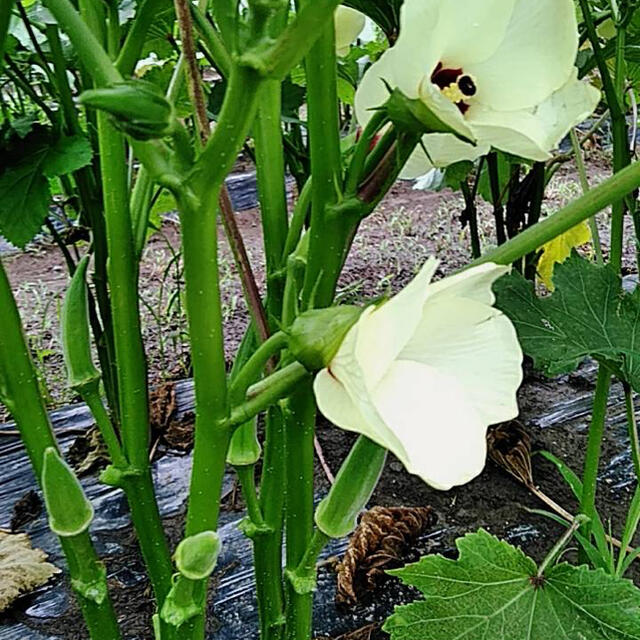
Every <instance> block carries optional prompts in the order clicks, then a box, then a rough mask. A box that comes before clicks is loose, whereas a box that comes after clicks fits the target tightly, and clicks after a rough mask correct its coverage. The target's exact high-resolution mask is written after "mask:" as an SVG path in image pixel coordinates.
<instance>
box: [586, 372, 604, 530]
mask: <svg viewBox="0 0 640 640" xmlns="http://www.w3.org/2000/svg"><path fill="white" fill-rule="evenodd" d="M610 388H611V372H610V371H609V370H608V369H606V368H605V367H603V366H602V365H600V368H599V369H598V378H597V381H596V391H595V396H594V399H593V410H592V413H591V424H590V425H589V437H588V440H587V453H586V457H585V461H584V471H583V473H582V485H583V488H582V496H581V498H580V512H581V513H584V514H585V515H586V516H588V517H589V518H590V519H591V520H593V519H594V516H595V508H596V506H595V502H596V491H597V485H598V466H599V463H600V449H601V446H602V436H603V434H604V427H605V419H606V416H607V402H608V400H609V389H610ZM587 526H588V525H587Z"/></svg>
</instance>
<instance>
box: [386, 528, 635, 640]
mask: <svg viewBox="0 0 640 640" xmlns="http://www.w3.org/2000/svg"><path fill="white" fill-rule="evenodd" d="M583 521H584V518H583V517H580V516H579V517H578V518H577V519H576V520H575V521H574V522H573V523H572V524H571V526H570V527H569V529H568V530H567V532H566V534H565V535H564V536H563V537H562V538H561V539H560V541H559V542H558V543H557V544H556V546H555V547H554V548H553V549H552V550H551V551H550V552H549V554H548V555H547V557H546V558H545V559H544V560H543V561H542V563H541V564H540V565H539V566H537V565H536V563H535V562H534V561H533V560H532V559H531V558H529V557H527V556H526V555H525V554H524V553H522V551H520V550H519V549H517V548H516V547H513V546H511V545H510V544H507V543H506V542H503V541H501V540H498V539H497V538H495V537H494V536H492V535H490V534H489V533H487V532H486V531H483V530H480V531H478V532H477V533H472V534H467V535H466V536H465V537H464V538H460V539H458V540H457V542H456V546H457V548H458V552H459V554H460V555H459V557H458V559H457V560H450V559H448V558H444V557H442V556H439V555H435V556H426V557H424V558H422V559H421V560H420V561H419V562H418V563H416V564H412V565H408V566H406V567H404V568H402V569H397V570H394V571H391V572H390V573H391V574H392V575H394V576H397V577H398V578H400V579H401V580H402V582H404V583H405V584H407V585H411V586H413V587H416V588H417V589H418V590H419V591H420V592H422V594H423V595H424V600H419V601H417V602H414V603H412V604H409V605H405V606H401V607H397V608H396V611H395V613H394V614H393V615H392V616H391V617H390V618H389V619H388V620H387V621H386V623H385V625H384V630H385V631H386V632H387V633H388V634H389V635H390V636H391V640H418V639H420V640H449V639H450V638H453V637H456V638H486V639H487V640H545V639H546V638H581V639H583V640H601V639H602V638H608V639H609V640H624V639H625V638H640V625H638V615H640V591H639V590H638V589H637V588H635V587H634V586H633V584H632V583H631V582H630V581H628V580H624V579H621V578H619V577H616V576H611V575H608V574H606V573H605V572H604V571H603V570H601V569H596V570H593V569H589V568H588V567H587V566H578V567H576V566H573V565H571V564H568V563H567V562H559V561H558V559H559V557H560V555H561V553H562V551H563V550H564V547H565V546H566V544H567V543H568V542H569V541H570V539H571V537H572V535H573V534H574V532H575V531H576V530H577V529H578V527H579V526H580V524H581V523H583Z"/></svg>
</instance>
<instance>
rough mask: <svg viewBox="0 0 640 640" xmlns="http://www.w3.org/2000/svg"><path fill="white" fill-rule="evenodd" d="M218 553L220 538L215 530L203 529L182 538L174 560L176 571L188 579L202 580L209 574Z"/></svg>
mask: <svg viewBox="0 0 640 640" xmlns="http://www.w3.org/2000/svg"><path fill="white" fill-rule="evenodd" d="M219 553H220V538H219V537H218V534H217V533H216V532H215V531H203V532H202V533H198V534H196V535H194V536H189V537H188V538H184V539H183V540H182V542H180V544H179V545H178V548H177V549H176V552H175V554H174V560H175V563H176V567H177V568H178V571H179V572H180V573H181V574H182V575H183V576H184V577H185V578H189V579H190V580H203V579H204V578H207V577H208V576H209V575H211V572H212V571H213V569H214V568H215V566H216V561H217V560H218V554H219Z"/></svg>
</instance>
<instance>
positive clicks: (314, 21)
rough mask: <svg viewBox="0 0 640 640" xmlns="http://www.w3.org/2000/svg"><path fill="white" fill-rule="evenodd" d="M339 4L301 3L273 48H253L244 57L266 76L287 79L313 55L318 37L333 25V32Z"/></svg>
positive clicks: (329, 0)
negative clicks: (305, 58)
mask: <svg viewBox="0 0 640 640" xmlns="http://www.w3.org/2000/svg"><path fill="white" fill-rule="evenodd" d="M338 4H339V0H314V2H308V1H305V2H304V4H303V3H302V2H301V3H300V5H301V7H302V8H301V9H300V11H299V12H298V13H297V14H296V17H295V19H294V20H293V22H291V24H289V26H288V27H287V28H286V29H285V30H284V32H283V33H282V35H281V36H280V37H279V38H278V39H277V40H276V42H275V43H274V44H273V45H272V46H271V47H270V48H269V49H267V50H266V51H264V50H260V49H258V51H256V52H251V51H250V52H249V53H248V54H245V55H244V56H242V59H243V60H245V61H246V62H247V63H248V64H251V65H252V66H254V68H255V69H256V70H258V71H259V72H260V73H261V74H262V75H263V76H265V77H271V78H274V79H282V78H284V77H285V76H286V75H287V73H289V71H291V69H293V67H295V66H296V65H297V64H298V63H299V62H300V61H301V60H302V58H304V57H305V56H306V55H307V54H311V49H312V47H313V46H314V45H315V42H316V38H318V36H321V37H324V35H325V34H327V33H328V31H329V28H331V30H332V31H333V21H332V18H333V12H334V10H335V8H336V7H337V6H338ZM334 56H335V49H334ZM329 60H331V58H329ZM329 60H325V61H324V63H325V64H329ZM318 63H320V64H322V63H323V61H322V60H318ZM307 79H309V76H307Z"/></svg>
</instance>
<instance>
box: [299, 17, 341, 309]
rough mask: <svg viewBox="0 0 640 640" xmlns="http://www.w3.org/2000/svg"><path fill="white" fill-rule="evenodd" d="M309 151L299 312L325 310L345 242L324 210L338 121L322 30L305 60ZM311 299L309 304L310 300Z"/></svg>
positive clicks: (331, 50) (336, 161)
mask: <svg viewBox="0 0 640 640" xmlns="http://www.w3.org/2000/svg"><path fill="white" fill-rule="evenodd" d="M305 68H306V72H307V102H308V118H309V146H310V149H311V173H312V175H313V182H312V184H311V191H312V200H311V228H310V231H309V233H310V234H311V235H310V241H309V257H308V263H307V270H306V273H305V281H304V290H303V296H302V297H303V307H305V308H306V307H308V306H315V307H323V306H324V307H326V306H329V305H330V304H331V302H332V301H333V294H334V290H335V285H336V282H337V279H338V275H339V273H340V268H341V266H342V256H343V253H344V243H345V239H346V237H347V231H346V229H345V221H344V218H343V217H338V216H330V211H329V207H330V206H331V205H333V204H335V203H336V202H337V201H338V199H339V198H340V196H341V194H340V193H339V191H338V189H339V188H340V187H339V185H340V184H341V183H342V176H341V158H340V137H339V132H340V121H339V112H338V97H337V79H336V54H335V34H334V27H333V25H332V24H331V25H329V26H328V27H325V28H324V30H323V33H322V35H321V36H320V38H318V40H317V42H316V44H315V45H314V46H313V48H312V49H311V51H310V52H309V55H308V56H307V58H306V59H305ZM312 298H313V299H312Z"/></svg>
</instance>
